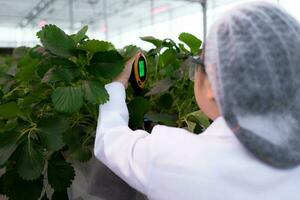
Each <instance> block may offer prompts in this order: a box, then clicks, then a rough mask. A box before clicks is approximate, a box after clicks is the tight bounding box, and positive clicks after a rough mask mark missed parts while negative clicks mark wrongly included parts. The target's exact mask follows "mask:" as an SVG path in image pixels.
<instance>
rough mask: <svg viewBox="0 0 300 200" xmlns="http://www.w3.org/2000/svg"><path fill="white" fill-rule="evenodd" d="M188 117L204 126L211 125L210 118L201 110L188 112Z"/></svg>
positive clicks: (189, 119)
mask: <svg viewBox="0 0 300 200" xmlns="http://www.w3.org/2000/svg"><path fill="white" fill-rule="evenodd" d="M186 119H187V120H188V121H190V122H193V123H195V124H199V125H201V126H202V127H204V128H207V127H209V125H210V122H209V119H208V118H207V116H205V114H204V113H203V112H202V111H200V110H199V111H195V112H192V113H189V114H187V115H186Z"/></svg>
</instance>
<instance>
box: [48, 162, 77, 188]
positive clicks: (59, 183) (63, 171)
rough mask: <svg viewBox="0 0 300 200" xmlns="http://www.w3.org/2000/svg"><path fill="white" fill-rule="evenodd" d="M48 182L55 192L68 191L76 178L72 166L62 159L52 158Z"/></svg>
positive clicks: (49, 165) (49, 163)
mask: <svg viewBox="0 0 300 200" xmlns="http://www.w3.org/2000/svg"><path fill="white" fill-rule="evenodd" d="M47 173H48V182H49V184H50V185H51V187H52V188H53V189H54V190H59V191H63V190H65V189H67V188H68V187H69V186H70V185H71V184H72V180H73V179H74V177H75V170H74V168H73V167H72V165H71V164H70V163H68V162H66V161H65V160H63V159H61V158H57V157H56V156H51V158H50V160H49V162H48V171H47Z"/></svg>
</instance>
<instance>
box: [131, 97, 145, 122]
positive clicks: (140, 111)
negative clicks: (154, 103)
mask: <svg viewBox="0 0 300 200" xmlns="http://www.w3.org/2000/svg"><path fill="white" fill-rule="evenodd" d="M148 110H149V101H148V100H146V99H145V98H143V97H136V98H134V99H133V100H132V101H130V103H129V104H128V111H129V117H130V124H131V126H132V127H135V128H141V127H143V122H144V116H145V114H146V113H147V112H148Z"/></svg>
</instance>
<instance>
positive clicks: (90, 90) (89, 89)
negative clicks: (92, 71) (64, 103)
mask: <svg viewBox="0 0 300 200" xmlns="http://www.w3.org/2000/svg"><path fill="white" fill-rule="evenodd" d="M82 89H83V92H84V97H85V99H86V100H87V101H89V102H91V103H93V104H104V103H105V102H107V101H108V99H109V95H108V93H107V91H106V90H105V88H104V86H102V85H101V83H99V82H97V81H85V82H84V84H83V86H82Z"/></svg>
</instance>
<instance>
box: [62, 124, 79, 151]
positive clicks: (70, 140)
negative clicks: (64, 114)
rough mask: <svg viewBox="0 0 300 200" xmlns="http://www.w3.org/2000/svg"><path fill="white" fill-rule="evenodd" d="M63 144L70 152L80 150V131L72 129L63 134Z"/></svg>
mask: <svg viewBox="0 0 300 200" xmlns="http://www.w3.org/2000/svg"><path fill="white" fill-rule="evenodd" d="M63 142H64V143H65V144H66V145H68V147H69V148H70V149H71V151H73V150H76V149H78V148H80V147H81V144H82V138H81V135H80V131H79V130H78V129H77V128H73V129H72V130H69V131H67V132H65V133H63Z"/></svg>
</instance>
